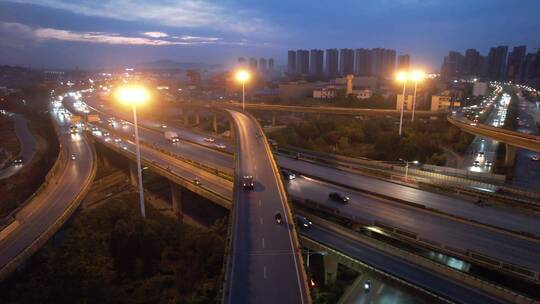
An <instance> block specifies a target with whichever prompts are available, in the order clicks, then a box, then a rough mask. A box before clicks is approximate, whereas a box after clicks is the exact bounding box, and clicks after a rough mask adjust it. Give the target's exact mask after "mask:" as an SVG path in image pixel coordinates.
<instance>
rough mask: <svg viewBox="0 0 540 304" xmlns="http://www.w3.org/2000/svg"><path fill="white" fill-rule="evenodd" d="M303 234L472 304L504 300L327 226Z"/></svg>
mask: <svg viewBox="0 0 540 304" xmlns="http://www.w3.org/2000/svg"><path fill="white" fill-rule="evenodd" d="M301 234H303V235H305V236H307V237H308V238H310V239H312V240H314V241H317V242H319V243H322V244H324V245H326V246H328V247H331V248H333V249H335V250H337V251H339V252H342V253H343V254H345V255H347V256H350V257H352V258H354V259H356V260H358V261H362V262H364V263H366V264H368V265H371V266H373V267H375V268H377V269H379V270H382V271H383V272H386V273H390V274H392V275H394V276H396V277H399V278H401V279H403V280H405V281H408V282H410V283H412V284H414V285H416V286H420V287H422V288H424V289H427V290H430V291H432V292H434V293H436V294H439V295H442V296H444V297H446V298H450V299H452V300H454V301H457V302H461V303H469V304H476V303H478V304H484V303H503V302H500V301H497V300H496V299H493V298H491V297H489V296H487V295H485V294H483V293H480V292H478V291H477V290H474V289H469V288H467V287H465V286H463V285H461V284H459V283H458V282H456V281H454V280H451V279H449V278H447V277H443V276H440V275H438V274H435V273H433V272H431V271H429V270H427V269H425V268H422V267H419V266H417V265H414V264H412V263H409V262H407V261H404V260H402V259H399V258H397V257H395V256H391V255H388V254H386V253H383V252H380V251H377V250H376V249H374V248H372V247H369V246H367V245H364V244H361V243H359V242H355V241H353V240H350V239H348V238H346V237H344V236H343V235H342V234H338V233H336V232H333V231H330V230H327V229H325V228H322V227H319V226H316V225H313V226H311V228H310V229H304V230H302V232H301Z"/></svg>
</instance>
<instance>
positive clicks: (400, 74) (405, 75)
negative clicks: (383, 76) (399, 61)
mask: <svg viewBox="0 0 540 304" xmlns="http://www.w3.org/2000/svg"><path fill="white" fill-rule="evenodd" d="M408 77H409V75H408V73H407V72H403V71H401V72H398V73H397V74H396V80H397V81H399V82H404V81H407V78H408Z"/></svg>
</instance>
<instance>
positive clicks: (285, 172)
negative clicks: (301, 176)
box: [281, 170, 296, 180]
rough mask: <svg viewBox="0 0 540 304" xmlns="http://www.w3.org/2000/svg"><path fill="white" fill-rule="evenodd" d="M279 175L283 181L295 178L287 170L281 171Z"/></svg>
mask: <svg viewBox="0 0 540 304" xmlns="http://www.w3.org/2000/svg"><path fill="white" fill-rule="evenodd" d="M281 174H282V175H283V178H284V179H285V180H293V179H295V178H296V175H295V174H294V173H293V172H291V171H289V170H281Z"/></svg>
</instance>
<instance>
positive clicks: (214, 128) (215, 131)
mask: <svg viewBox="0 0 540 304" xmlns="http://www.w3.org/2000/svg"><path fill="white" fill-rule="evenodd" d="M212 128H213V130H214V133H217V114H215V113H214V114H213V115H212Z"/></svg>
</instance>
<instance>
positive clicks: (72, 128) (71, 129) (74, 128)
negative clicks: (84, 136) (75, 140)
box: [69, 125, 79, 134]
mask: <svg viewBox="0 0 540 304" xmlns="http://www.w3.org/2000/svg"><path fill="white" fill-rule="evenodd" d="M69 133H71V134H77V133H79V129H78V128H77V126H76V125H71V126H69Z"/></svg>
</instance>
